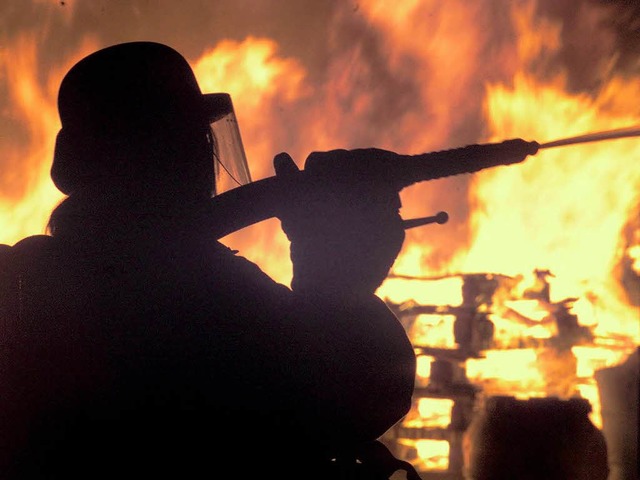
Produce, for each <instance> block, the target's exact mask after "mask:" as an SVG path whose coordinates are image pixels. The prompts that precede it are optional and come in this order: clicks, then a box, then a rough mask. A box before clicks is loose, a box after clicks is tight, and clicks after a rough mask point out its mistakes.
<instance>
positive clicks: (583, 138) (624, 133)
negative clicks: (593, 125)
mask: <svg viewBox="0 0 640 480" xmlns="http://www.w3.org/2000/svg"><path fill="white" fill-rule="evenodd" d="M638 136H640V126H636V127H629V128H619V129H617V130H607V131H604V132H595V133H587V134H585V135H578V136H577V137H569V138H561V139H559V140H554V141H552V142H546V143H541V144H540V145H539V147H538V148H554V147H564V146H566V145H576V144H578V143H587V142H600V141H602V140H615V139H617V138H628V137H638Z"/></svg>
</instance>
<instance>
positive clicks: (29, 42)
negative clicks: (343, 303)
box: [0, 35, 94, 244]
mask: <svg viewBox="0 0 640 480" xmlns="http://www.w3.org/2000/svg"><path fill="white" fill-rule="evenodd" d="M93 47H94V43H93V42H92V41H91V40H90V39H87V41H86V42H84V43H83V44H82V45H81V47H80V49H79V50H78V51H77V52H76V54H75V55H73V56H72V57H71V58H69V60H68V61H67V62H65V63H64V64H63V65H60V66H57V67H56V68H54V69H52V70H51V71H50V72H48V75H47V76H46V78H47V81H46V84H45V86H44V87H43V86H42V85H41V83H40V82H39V81H38V77H39V74H40V72H39V68H38V67H39V62H40V60H41V56H40V55H41V54H40V52H39V48H38V42H37V40H36V38H35V37H34V36H28V35H24V36H21V37H18V38H17V39H16V40H15V42H14V43H13V44H12V45H10V47H8V48H6V49H4V50H3V51H4V54H3V55H2V56H0V66H1V67H2V68H3V70H5V71H6V72H7V79H6V80H7V86H8V93H9V98H8V100H9V108H10V110H11V112H12V114H13V117H14V119H15V122H16V126H19V127H20V128H22V129H24V130H25V131H26V134H27V137H28V145H26V146H19V142H15V139H3V143H4V141H9V142H11V143H9V144H8V145H6V147H5V145H3V155H4V156H5V158H4V159H3V161H4V162H5V165H8V168H6V170H5V171H3V172H1V174H2V178H1V179H0V182H2V183H3V184H6V185H7V186H8V187H9V188H4V189H3V190H5V191H7V190H10V191H12V192H17V191H20V192H21V193H19V194H16V195H15V197H12V198H3V197H2V196H0V231H1V232H2V238H1V239H0V241H2V242H4V243H8V244H13V243H15V242H16V241H18V240H20V239H21V238H23V237H25V236H27V235H33V234H40V233H44V230H45V227H46V223H47V219H48V216H49V213H50V212H51V209H52V208H53V206H55V204H56V203H57V202H58V201H59V200H60V199H61V198H62V194H61V193H60V192H58V191H57V190H56V188H55V187H54V185H53V183H52V182H51V180H50V178H49V168H50V166H51V159H52V158H53V147H54V143H55V137H56V135H57V133H58V130H59V129H60V122H59V119H58V114H57V105H56V96H57V88H58V85H59V83H60V80H61V79H62V76H63V75H64V73H66V71H67V70H68V68H69V67H70V66H71V64H72V63H73V62H75V61H76V60H77V59H79V58H80V57H81V56H83V55H84V54H85V53H88V52H90V51H91V50H93Z"/></svg>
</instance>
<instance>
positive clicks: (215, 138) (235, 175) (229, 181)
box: [204, 93, 251, 195]
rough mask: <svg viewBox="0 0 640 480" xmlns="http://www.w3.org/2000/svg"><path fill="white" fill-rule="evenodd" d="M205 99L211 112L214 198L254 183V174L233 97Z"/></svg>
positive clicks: (217, 95)
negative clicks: (245, 150)
mask: <svg viewBox="0 0 640 480" xmlns="http://www.w3.org/2000/svg"><path fill="white" fill-rule="evenodd" d="M204 97H205V102H206V103H207V106H208V111H209V112H210V116H209V126H210V130H211V136H212V143H213V149H212V153H213V165H214V171H215V191H214V194H216V195H217V194H220V193H224V192H226V191H228V190H231V189H233V188H235V187H238V186H241V185H246V184H248V183H251V174H250V173H249V165H248V164H247V157H246V155H245V152H244V146H243V144H242V137H241V136H240V128H239V126H238V120H237V119H236V115H235V112H234V110H233V104H232V103H231V97H230V96H229V95H228V94H226V93H209V94H205V95H204Z"/></svg>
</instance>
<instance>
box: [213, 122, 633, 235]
mask: <svg viewBox="0 0 640 480" xmlns="http://www.w3.org/2000/svg"><path fill="white" fill-rule="evenodd" d="M635 136H640V126H638V127H631V128H623V129H617V130H609V131H604V132H596V133H590V134H586V135H580V136H576V137H569V138H562V139H559V140H554V141H551V142H546V143H538V142H536V141H525V140H522V139H512V140H506V141H503V142H500V143H487V144H475V145H468V146H465V147H461V148H454V149H450V150H442V151H436V152H430V153H423V154H417V155H402V154H397V153H394V152H389V151H386V150H378V149H368V150H367V152H371V154H372V158H371V161H370V162H367V164H366V165H365V164H363V163H361V162H354V163H353V164H351V165H348V166H344V165H343V167H344V168H345V170H344V171H342V172H335V171H327V172H314V173H309V172H307V171H305V170H300V171H297V172H291V173H290V174H288V175H286V177H280V176H273V177H268V178H265V179H262V180H257V181H255V182H252V183H249V184H247V185H243V186H239V187H236V188H234V189H232V190H229V191H227V192H224V193H221V194H219V195H217V196H215V197H214V198H213V199H212V203H211V213H212V215H214V216H215V218H216V219H217V220H218V221H217V222H216V224H217V229H216V231H215V232H214V235H215V238H217V239H220V238H222V237H225V236H227V235H229V234H231V233H233V232H236V231H238V230H241V229H243V228H245V227H248V226H250V225H253V224H255V223H258V222H261V221H263V220H267V219H269V218H273V217H278V216H279V215H278V214H279V212H282V211H283V209H284V208H286V206H287V205H290V204H291V203H292V202H296V201H298V200H299V199H301V198H304V194H305V193H304V192H305V191H306V190H307V189H308V188H309V187H310V186H312V185H314V184H317V182H327V181H335V179H336V178H340V179H341V181H347V182H348V181H365V182H366V181H369V182H381V183H386V184H388V185H390V186H391V187H392V188H395V189H396V190H397V191H398V192H399V191H400V190H402V189H403V188H405V187H408V186H410V185H413V184H415V183H418V182H422V181H428V180H435V179H438V178H443V177H448V176H453V175H459V174H464V173H475V172H478V171H480V170H483V169H485V168H491V167H497V166H501V165H512V164H516V163H520V162H522V161H524V160H525V159H526V158H527V157H528V156H530V155H535V154H536V153H537V152H538V151H539V150H542V149H547V148H555V147H561V146H567V145H575V144H579V143H587V142H596V141H602V140H612V139H617V138H626V137H635ZM356 164H357V165H356ZM448 218H449V217H448V215H447V213H446V212H439V213H438V214H436V215H433V216H428V217H422V218H415V219H409V220H404V227H405V229H409V228H414V227H418V226H422V225H428V224H432V223H436V224H443V223H446V222H447V221H448Z"/></svg>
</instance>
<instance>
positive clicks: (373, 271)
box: [274, 149, 405, 295]
mask: <svg viewBox="0 0 640 480" xmlns="http://www.w3.org/2000/svg"><path fill="white" fill-rule="evenodd" d="M377 152H380V151H379V150H375V149H359V150H350V151H348V150H333V151H328V152H314V153H312V154H311V155H310V156H309V157H308V158H307V161H306V165H305V169H304V171H305V175H304V179H303V180H302V181H301V184H302V185H303V187H302V188H301V189H300V190H301V194H300V195H298V196H297V197H296V198H297V201H296V202H295V204H292V205H290V206H289V207H288V208H287V209H286V211H284V212H282V214H281V215H280V220H281V222H282V229H283V230H284V232H285V234H286V235H287V237H288V238H289V240H290V241H291V260H292V263H293V280H292V284H291V286H292V288H293V290H294V291H299V292H305V293H306V292H309V293H313V292H319V293H331V294H336V295H353V294H365V295H367V294H372V293H374V292H375V290H376V289H377V288H378V287H379V286H380V284H381V283H382V282H383V281H384V279H385V278H386V276H387V275H388V273H389V270H390V268H391V266H392V265H393V262H394V261H395V259H396V257H397V255H398V253H399V252H400V249H401V248H402V243H403V242H404V238H405V232H404V228H403V226H402V218H401V217H400V214H399V209H400V196H399V192H398V190H397V189H395V188H392V187H391V186H389V185H388V184H386V183H385V180H384V179H380V178H378V177H379V175H366V171H367V169H366V162H367V159H368V158H370V157H371V156H373V155H375V154H376V153H377ZM351 166H353V168H351ZM274 167H275V170H276V175H277V176H279V177H284V176H286V175H287V174H291V173H292V172H296V171H298V167H297V166H296V164H295V163H294V161H293V160H292V159H291V157H290V156H289V155H288V154H286V153H281V154H278V155H276V157H275V158H274ZM363 167H364V168H363ZM363 172H364V173H365V174H363Z"/></svg>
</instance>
